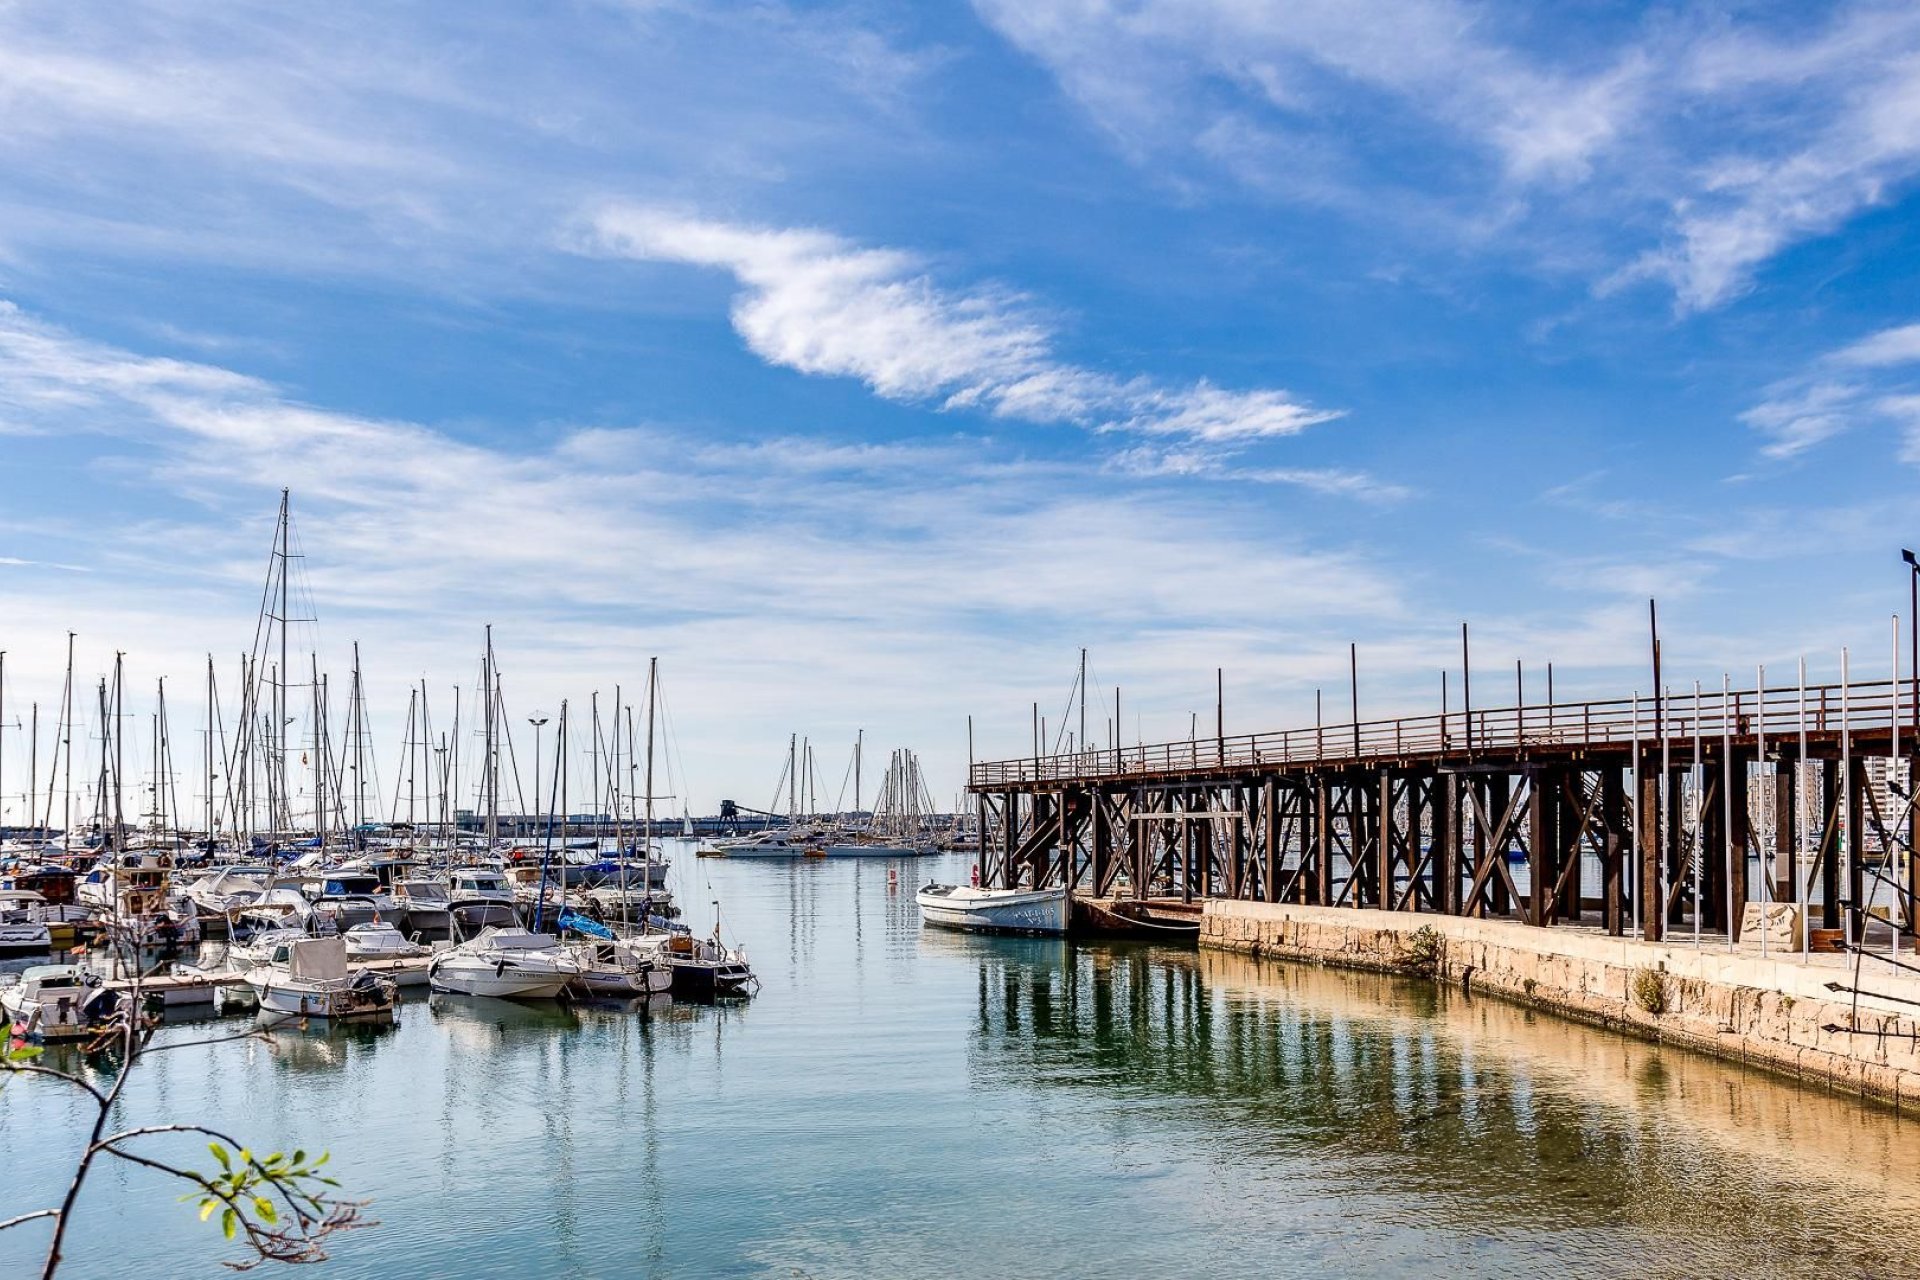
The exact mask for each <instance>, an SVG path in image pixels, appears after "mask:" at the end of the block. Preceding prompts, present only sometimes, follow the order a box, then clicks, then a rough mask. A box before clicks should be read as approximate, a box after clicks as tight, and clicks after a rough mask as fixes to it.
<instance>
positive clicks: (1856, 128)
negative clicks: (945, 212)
mask: <svg viewBox="0 0 1920 1280" xmlns="http://www.w3.org/2000/svg"><path fill="white" fill-rule="evenodd" d="M975 8H976V9H977V10H978V11H979V12H980V14H981V16H982V17H983V18H984V19H985V20H986V21H987V22H988V23H990V24H991V25H992V26H994V27H995V28H996V29H997V30H999V31H1000V32H1001V33H1002V34H1003V35H1004V36H1005V37H1006V38H1007V39H1008V40H1009V41H1010V42H1012V43H1013V44H1014V45H1015V46H1016V47H1018V48H1020V49H1021V50H1022V51H1024V52H1026V53H1027V54H1029V55H1030V56H1032V57H1033V58H1035V59H1036V60H1038V61H1039V62H1040V63H1042V64H1043V65H1044V66H1045V67H1047V69H1048V70H1049V71H1050V72H1051V73H1052V74H1053V75H1054V76H1055V78H1056V79H1057V81H1058V82H1059V84H1060V86H1061V88H1062V89H1063V91H1064V92H1065V93H1066V95H1067V96H1068V97H1070V98H1071V99H1072V100H1073V101H1074V102H1075V103H1077V104H1078V105H1079V106H1080V107H1081V108H1082V109H1083V110H1084V111H1085V112H1086V113H1087V114H1088V115H1089V116H1090V117H1091V118H1092V119H1093V120H1094V121H1095V122H1097V123H1098V124H1099V125H1100V126H1101V127H1102V128H1103V129H1104V130H1105V131H1106V132H1107V133H1108V135H1109V136H1110V137H1112V138H1113V139H1115V140H1116V142H1117V143H1118V145H1119V146H1120V148H1121V149H1122V151H1124V152H1125V153H1126V154H1128V155H1130V156H1132V157H1133V158H1135V159H1136V160H1138V161H1140V162H1141V163H1142V164H1143V165H1150V166H1151V167H1152V169H1153V170H1154V171H1155V173H1156V174H1159V175H1161V176H1168V177H1173V178H1174V179H1175V180H1176V181H1179V182H1186V181H1191V180H1192V179H1191V175H1192V174H1193V172H1194V162H1195V161H1196V160H1197V161H1199V162H1200V164H1201V166H1202V168H1203V171H1204V167H1205V166H1207V165H1213V166H1218V167H1219V168H1221V169H1223V170H1224V171H1225V172H1226V173H1228V174H1230V175H1232V176H1233V177H1235V178H1236V179H1238V180H1240V181H1241V182H1243V183H1245V184H1246V185H1247V186H1248V187H1250V188H1251V189H1254V190H1258V191H1261V192H1263V193H1267V194H1270V195H1276V196H1279V197H1280V198H1283V199H1291V200H1294V201H1297V202H1300V203H1304V204H1310V205H1311V204H1320V205H1324V204H1334V205H1337V206H1338V207H1340V208H1342V209H1343V210H1346V211H1350V212H1352V213H1355V214H1357V215H1359V216H1362V217H1366V218H1368V219H1369V220H1370V221H1373V222H1375V223H1378V222H1379V221H1381V220H1382V219H1383V218H1397V217H1405V216H1407V215H1408V211H1409V210H1415V211H1420V214H1421V217H1422V220H1423V221H1424V222H1425V223H1427V224H1428V225H1429V227H1432V226H1441V227H1445V228H1448V229H1450V230H1451V231H1452V233H1453V234H1454V235H1455V237H1456V238H1469V239H1473V240H1474V241H1476V242H1477V243H1478V244H1479V245H1482V246H1484V245H1485V244H1487V243H1489V242H1491V241H1492V232H1493V231H1494V230H1495V229H1499V230H1501V231H1502V233H1503V234H1502V235H1501V237H1500V242H1501V243H1504V244H1507V245H1509V246H1512V245H1524V244H1526V243H1529V242H1530V241H1531V240H1537V241H1538V242H1539V243H1541V244H1542V245H1544V246H1550V249H1549V250H1548V252H1549V256H1550V257H1552V258H1555V259H1558V258H1561V257H1565V256H1566V255H1567V253H1568V245H1569V241H1570V240H1579V239H1582V238H1584V239H1585V240H1586V241H1587V242H1588V243H1589V244H1590V246H1591V247H1590V248H1588V249H1586V250H1584V251H1582V252H1580V253H1577V254H1575V255H1573V260H1574V261H1578V262H1582V263H1607V262H1611V263H1613V264H1615V265H1613V266H1612V267H1606V268H1603V269H1601V270H1600V271H1599V273H1598V279H1599V286H1598V287H1599V288H1600V290H1601V291H1602V292H1612V291H1615V290H1617V289H1619V288H1621V287H1623V286H1625V285H1627V284H1630V283H1633V282H1636V281H1645V280H1657V281H1660V282H1662V283H1664V284H1666V285H1667V286H1668V287H1670V288H1671V289H1672V290H1673V292H1674V296H1675V300H1676V304H1677V306H1678V308H1679V309H1680V310H1681V311H1683V312H1691V311H1702V310H1708V309H1711V308H1713V307H1717V306H1720V305H1722V304H1724V303H1726V302H1727V301H1728V300H1729V299H1731V298H1733V297H1736V296H1738V295H1739V294H1740V293H1741V292H1743V291H1744V290H1745V289H1746V288H1747V287H1748V285H1749V282H1750V281H1751V280H1752V278H1753V276H1754V273H1755V272H1756V271H1757V270H1758V269H1759V268H1760V267H1761V266H1762V265H1763V264H1765V263H1766V262H1768V261H1769V260H1770V259H1772V258H1773V257H1775V256H1776V255H1777V254H1779V253H1780V252H1781V251H1782V250H1784V249H1785V248H1787V247H1788V246H1790V245H1793V244H1796V243H1799V242H1801V241H1803V240H1806V239H1808V238H1810V237H1816V236H1820V235H1824V234H1826V233H1828V232H1831V231H1833V230H1834V229H1836V228H1837V227H1839V226H1841V225H1842V224H1844V223H1845V222H1846V221H1847V220H1848V219H1849V218H1851V217H1853V216H1854V215H1855V214H1857V213H1858V212H1859V211H1861V210H1862V209H1865V208H1868V207H1871V206H1873V205H1876V204H1879V203H1881V202H1883V201H1884V200H1886V199H1887V198H1888V197H1889V196H1890V195H1891V194H1892V193H1894V192H1896V191H1898V190H1900V189H1901V188H1903V187H1904V186H1905V185H1907V184H1910V183H1911V182H1912V181H1913V180H1914V178H1915V177H1916V175H1920V11H1916V10H1915V9H1914V8H1913V7H1912V6H1911V5H1896V4H1882V3H1874V2H1872V0H1867V2H1863V3H1841V4H1835V5H1830V6H1822V7H1820V8H1819V9H1817V10H1816V9H1813V8H1812V7H1809V11H1808V12H1804V13H1803V12H1791V13H1789V12H1782V11H1773V10H1767V9H1760V10H1756V11H1754V12H1750V13H1749V12H1736V13H1732V14H1725V13H1721V12H1718V11H1711V12H1710V11H1706V10H1705V9H1704V7H1699V8H1693V9H1688V8H1686V7H1682V8H1680V9H1679V10H1678V11H1677V12H1660V13H1650V14H1645V15H1642V16H1641V17H1639V18H1638V19H1631V18H1629V19H1626V20H1620V21H1613V22H1611V23H1609V22H1608V21H1606V20H1596V19H1597V15H1592V14H1588V15H1582V16H1579V17H1575V16H1573V15H1570V14H1569V15H1566V16H1567V17H1568V19H1569V20H1568V21H1567V22H1565V23H1556V24H1542V23H1540V22H1538V21H1536V20H1535V19H1536V18H1537V10H1536V9H1534V8H1532V7H1529V6H1524V5H1519V4H1516V3H1500V2H1497V0H1496V2H1494V3H1485V4H1472V5H1468V4H1464V3H1454V2H1453V0H1307V2H1305V3H1297V4H1287V5H1273V6H1262V5H1246V4H1240V3H1237V2H1236V0H1140V3H1137V4H1132V5H1127V6H1113V5H1107V4H1102V3H1097V0H975ZM1557 16H1558V15H1557ZM1556 37H1558V38H1556ZM1436 154H1437V155H1439V156H1441V157H1443V158H1444V161H1443V164H1441V165H1438V166H1436V165H1435V164H1434V163H1433V162H1432V158H1433V156H1434V155H1436ZM1520 228H1525V229H1526V230H1527V231H1530V232H1531V233H1532V235H1531V236H1527V235H1522V234H1518V233H1517V232H1518V230H1519V229H1520ZM1636 239H1637V240H1638V241H1639V243H1640V244H1641V245H1642V246H1645V247H1642V248H1639V249H1638V250H1637V251H1636V250H1635V248H1634V247H1633V246H1634V244H1635V240H1636ZM1649 239H1651V240H1653V241H1655V242H1656V243H1653V244H1651V245H1647V243H1646V242H1647V241H1648V240H1649ZM1623 245H1624V246H1625V250H1624V253H1625V257H1626V261H1625V263H1624V264H1622V261H1621V260H1622V256H1623Z"/></svg>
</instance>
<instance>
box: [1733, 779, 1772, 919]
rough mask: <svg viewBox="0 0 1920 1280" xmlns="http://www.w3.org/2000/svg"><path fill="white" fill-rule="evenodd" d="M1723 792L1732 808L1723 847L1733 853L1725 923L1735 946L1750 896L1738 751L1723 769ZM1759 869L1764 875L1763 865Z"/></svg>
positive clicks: (1749, 826)
mask: <svg viewBox="0 0 1920 1280" xmlns="http://www.w3.org/2000/svg"><path fill="white" fill-rule="evenodd" d="M1727 790H1728V793H1729V796H1730V798H1731V800H1732V804H1733V821H1732V823H1731V825H1729V827H1728V828H1727V845H1728V847H1729V848H1730V849H1731V850H1732V851H1733V862H1732V872H1733V879H1732V881H1731V885H1732V888H1733V919H1731V920H1729V921H1727V931H1728V932H1729V933H1731V934H1732V935H1733V940H1734V941H1735V942H1738V941H1740V925H1741V923H1742V922H1743V920H1744V919H1745V917H1746V914H1747V895H1748V894H1749V893H1750V892H1751V887H1750V885H1749V884H1748V881H1747V867H1748V862H1747V854H1748V853H1749V852H1750V850H1749V846H1750V845H1751V844H1752V843H1753V815H1752V813H1751V812H1750V811H1749V809H1748V807H1747V795H1748V787H1747V761H1746V759H1745V758H1744V757H1743V756H1741V754H1740V753H1739V752H1738V751H1735V752H1734V753H1733V759H1732V760H1731V761H1730V762H1729V763H1728V766H1727ZM1763 856H1764V855H1763ZM1761 869H1762V872H1763V873H1764V871H1765V864H1764V863H1762V866H1761Z"/></svg>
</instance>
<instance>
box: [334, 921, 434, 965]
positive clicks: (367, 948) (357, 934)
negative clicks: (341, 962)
mask: <svg viewBox="0 0 1920 1280" xmlns="http://www.w3.org/2000/svg"><path fill="white" fill-rule="evenodd" d="M340 940H341V941H342V942H344V943H346V944H347V959H349V960H352V961H355V962H364V961H367V960H401V959H405V958H406V957H408V956H423V955H425V954H427V950H428V949H427V948H426V947H423V946H421V945H420V944H418V943H416V942H409V941H407V937H406V935H405V934H403V933H401V932H400V930H398V929H396V928H395V927H394V926H392V925H390V924H387V923H385V922H383V921H378V920H376V921H373V922H371V923H369V924H356V925H354V926H353V927H352V928H350V929H348V930H347V931H346V932H345V933H343V934H341V935H340Z"/></svg>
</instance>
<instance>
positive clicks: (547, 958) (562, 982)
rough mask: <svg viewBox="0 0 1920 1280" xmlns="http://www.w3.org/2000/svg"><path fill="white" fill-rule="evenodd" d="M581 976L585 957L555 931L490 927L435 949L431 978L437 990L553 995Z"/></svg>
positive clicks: (511, 995)
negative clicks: (573, 952)
mask: <svg viewBox="0 0 1920 1280" xmlns="http://www.w3.org/2000/svg"><path fill="white" fill-rule="evenodd" d="M579 976H580V962H579V960H578V959H576V958H575V957H574V956H573V955H571V954H569V953H568V952H567V951H566V950H565V949H564V948H563V947H561V945H560V940H559V939H558V938H556V937H554V936H553V935H552V934H550V933H529V932H528V931H527V930H525V929H502V928H487V929H483V930H481V931H480V936H478V937H477V938H475V939H473V941H471V942H463V943H460V944H459V945H458V946H455V947H450V948H448V949H447V950H445V951H441V952H438V953H436V954H435V955H434V957H433V959H432V961H431V962H429V963H428V965H427V981H428V982H429V983H430V984H431V985H432V987H433V989H434V990H435V991H451V992H453V993H454V994H456V995H466V996H495V997H498V998H500V999H504V1000H552V999H554V998H556V997H557V996H559V994H560V993H561V992H562V991H564V990H566V987H567V984H568V983H570V982H572V981H573V980H574V979H575V978H577V977H579Z"/></svg>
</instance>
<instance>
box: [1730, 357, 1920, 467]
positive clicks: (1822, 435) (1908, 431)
mask: <svg viewBox="0 0 1920 1280" xmlns="http://www.w3.org/2000/svg"><path fill="white" fill-rule="evenodd" d="M1740 420H1741V421H1742V422H1744V423H1746V424H1747V425H1748V426H1750V427H1752V428H1753V429H1754V430H1755V431H1757V432H1759V433H1760V434H1761V435H1762V436H1763V437H1764V438H1765V441H1766V443H1765V444H1763V445H1762V446H1761V449H1760V452H1761V454H1762V456H1764V457H1767V458H1771V459H1774V460H1776V461H1784V460H1787V459H1791V458H1795V457H1798V456H1799V455H1801V454H1803V453H1805V452H1807V451H1808V450H1810V449H1812V448H1814V447H1815V446H1816V445H1819V444H1822V443H1824V442H1825V441H1827V440H1830V439H1832V438H1833V437H1835V436H1838V435H1840V434H1842V433H1843V432H1846V431H1850V430H1852V429H1853V428H1855V427H1857V426H1860V425H1862V424H1864V423H1871V422H1876V421H1877V422H1891V423H1893V424H1895V425H1898V426H1899V427H1901V428H1902V446H1901V457H1902V459H1903V460H1904V461H1907V462H1920V324H1908V325H1896V326H1894V327H1892V328H1887V329H1882V330H1880V331H1878V332H1877V333H1870V334H1868V335H1867V336H1866V337H1864V338H1861V339H1859V340H1857V341H1855V342H1851V343H1848V344H1847V345H1846V346H1844V347H1840V348H1837V349H1835V350H1833V351H1829V352H1827V353H1826V354H1825V355H1823V356H1821V357H1819V358H1818V359H1816V360H1814V361H1813V362H1811V363H1810V364H1809V365H1808V367H1807V368H1806V369H1804V370H1802V371H1801V372H1799V373H1797V374H1795V375H1794V376H1792V377H1790V378H1783V379H1781V380H1780V381H1778V382H1776V383H1774V384H1773V385H1771V386H1769V387H1768V388H1767V389H1766V394H1765V397H1764V398H1763V399H1762V400H1761V401H1760V402H1759V403H1758V404H1756V405H1754V406H1753V407H1752V408H1751V409H1748V410H1747V411H1746V412H1745V413H1743V414H1741V415H1740Z"/></svg>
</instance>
